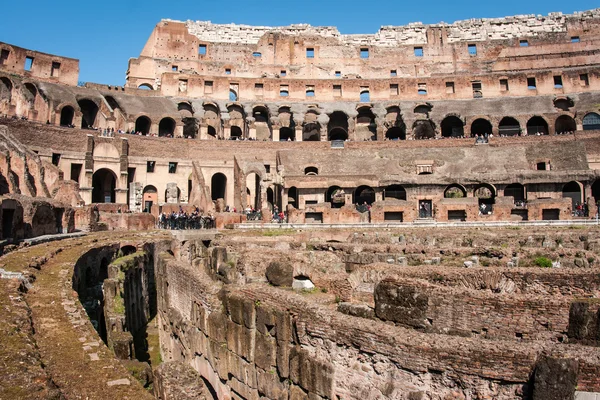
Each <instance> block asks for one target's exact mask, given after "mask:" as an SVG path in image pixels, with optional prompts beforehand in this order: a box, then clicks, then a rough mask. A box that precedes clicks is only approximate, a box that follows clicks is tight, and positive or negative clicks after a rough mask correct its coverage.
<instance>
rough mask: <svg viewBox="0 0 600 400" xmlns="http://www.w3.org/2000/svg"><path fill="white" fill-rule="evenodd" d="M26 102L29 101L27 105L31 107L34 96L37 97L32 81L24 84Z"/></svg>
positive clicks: (33, 103)
mask: <svg viewBox="0 0 600 400" xmlns="http://www.w3.org/2000/svg"><path fill="white" fill-rule="evenodd" d="M23 94H24V95H25V98H26V99H27V102H28V103H29V107H30V108H33V107H34V105H35V98H36V97H37V94H38V90H37V88H36V87H35V85H34V84H33V83H29V82H27V83H26V84H25V91H24V93H23Z"/></svg>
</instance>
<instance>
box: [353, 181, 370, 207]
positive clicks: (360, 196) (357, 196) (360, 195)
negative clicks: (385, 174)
mask: <svg viewBox="0 0 600 400" xmlns="http://www.w3.org/2000/svg"><path fill="white" fill-rule="evenodd" d="M353 203H354V204H356V205H365V204H366V205H371V204H373V203H375V190H374V189H373V188H372V187H370V186H359V187H358V188H357V189H356V190H355V191H354V199H353Z"/></svg>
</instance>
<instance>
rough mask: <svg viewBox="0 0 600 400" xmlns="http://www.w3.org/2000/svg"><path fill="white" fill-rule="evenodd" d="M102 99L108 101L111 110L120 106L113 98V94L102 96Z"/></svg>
mask: <svg viewBox="0 0 600 400" xmlns="http://www.w3.org/2000/svg"><path fill="white" fill-rule="evenodd" d="M104 99H105V100H106V102H107V103H108V105H109V106H110V108H112V109H113V110H116V109H117V108H121V107H120V106H119V103H118V102H117V100H115V98H114V97H113V96H104Z"/></svg>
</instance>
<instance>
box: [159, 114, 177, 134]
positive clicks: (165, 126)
mask: <svg viewBox="0 0 600 400" xmlns="http://www.w3.org/2000/svg"><path fill="white" fill-rule="evenodd" d="M174 134H175V120H173V118H163V119H161V120H160V123H159V124H158V136H160V137H173V135H174Z"/></svg>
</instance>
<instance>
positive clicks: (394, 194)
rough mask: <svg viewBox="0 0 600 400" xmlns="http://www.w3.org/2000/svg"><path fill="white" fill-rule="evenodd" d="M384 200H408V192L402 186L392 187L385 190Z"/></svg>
mask: <svg viewBox="0 0 600 400" xmlns="http://www.w3.org/2000/svg"><path fill="white" fill-rule="evenodd" d="M383 199H384V200H391V199H395V200H406V190H405V189H404V186H402V185H391V186H388V187H386V188H385V189H383Z"/></svg>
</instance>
